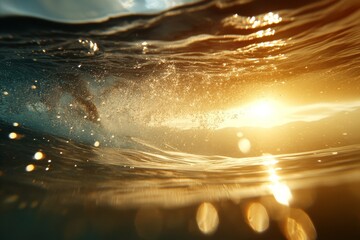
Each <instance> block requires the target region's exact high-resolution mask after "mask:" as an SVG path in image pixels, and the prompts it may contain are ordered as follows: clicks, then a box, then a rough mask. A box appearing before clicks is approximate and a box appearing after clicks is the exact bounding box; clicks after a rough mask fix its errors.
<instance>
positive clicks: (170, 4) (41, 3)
mask: <svg viewBox="0 0 360 240" xmlns="http://www.w3.org/2000/svg"><path fill="white" fill-rule="evenodd" d="M193 2H198V0H171V1H170V0H169V1H168V0H123V1H114V0H102V1H97V0H86V1H71V0H62V1H57V0H29V1H22V0H1V1H0V16H25V17H36V18H41V19H46V20H50V21H55V22H63V23H89V22H101V21H105V20H107V19H109V18H112V17H119V16H125V15H135V14H154V13H159V12H162V11H166V10H168V9H171V8H174V7H178V6H182V5H185V4H188V3H193Z"/></svg>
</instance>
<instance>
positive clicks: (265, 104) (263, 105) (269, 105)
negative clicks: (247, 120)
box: [247, 100, 275, 118]
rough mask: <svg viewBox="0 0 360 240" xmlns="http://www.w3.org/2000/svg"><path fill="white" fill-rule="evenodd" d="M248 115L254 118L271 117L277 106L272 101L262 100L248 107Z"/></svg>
mask: <svg viewBox="0 0 360 240" xmlns="http://www.w3.org/2000/svg"><path fill="white" fill-rule="evenodd" d="M247 110H248V111H247V113H248V114H249V116H250V117H253V118H264V117H270V116H272V115H273V114H274V112H275V104H274V102H273V101H270V100H260V101H257V102H254V103H252V104H250V105H249V106H248V109H247Z"/></svg>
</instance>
